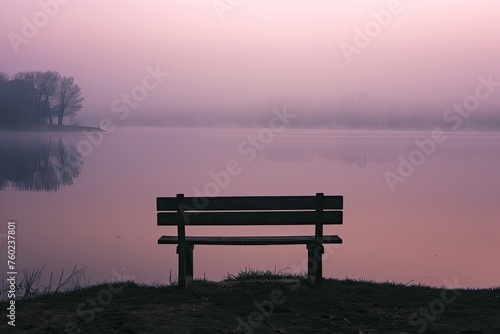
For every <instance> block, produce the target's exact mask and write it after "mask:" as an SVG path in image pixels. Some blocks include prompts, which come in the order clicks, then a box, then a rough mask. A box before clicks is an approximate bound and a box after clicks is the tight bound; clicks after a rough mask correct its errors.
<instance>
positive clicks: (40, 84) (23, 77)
mask: <svg viewBox="0 0 500 334" xmlns="http://www.w3.org/2000/svg"><path fill="white" fill-rule="evenodd" d="M14 79H18V80H20V81H22V82H23V83H24V84H25V85H26V86H27V88H28V90H29V97H30V98H31V99H32V101H33V102H34V104H35V108H36V111H37V118H38V119H37V120H38V122H39V123H45V121H46V120H47V119H48V120H49V123H50V124H52V115H51V110H52V108H51V103H52V104H53V100H54V99H55V98H56V94H57V88H58V84H59V81H60V79H61V75H60V74H59V73H57V72H56V71H45V72H33V71H31V72H19V73H17V74H15V75H14Z"/></svg>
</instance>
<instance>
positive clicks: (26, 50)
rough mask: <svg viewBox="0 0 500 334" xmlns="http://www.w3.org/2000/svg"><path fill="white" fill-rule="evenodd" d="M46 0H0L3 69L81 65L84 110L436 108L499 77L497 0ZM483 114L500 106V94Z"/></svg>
mask: <svg viewBox="0 0 500 334" xmlns="http://www.w3.org/2000/svg"><path fill="white" fill-rule="evenodd" d="M54 1H55V0H54ZM42 3H45V2H43V1H41V2H38V1H37V2H18V1H4V2H2V4H0V9H2V10H4V11H5V12H6V11H8V13H9V15H8V16H7V17H5V18H4V19H3V20H2V22H0V32H1V34H2V35H3V36H4V38H2V39H0V49H1V50H2V59H1V61H0V71H4V72H6V73H7V74H9V75H13V74H14V73H16V72H18V71H29V70H56V71H59V72H60V73H61V74H62V75H69V76H74V77H75V82H76V83H77V84H79V85H80V86H81V87H82V91H83V95H84V97H85V101H84V108H83V110H82V111H81V112H80V115H79V119H80V120H81V122H82V123H96V122H99V120H100V119H102V118H110V119H112V120H114V121H115V123H116V124H119V123H123V124H134V122H133V120H134V119H136V120H141V121H140V122H139V121H138V123H139V124H144V123H145V122H147V120H148V119H152V120H153V122H155V121H157V120H162V119H169V117H170V120H169V122H170V123H172V120H175V119H176V117H177V118H179V117H178V116H179V115H182V116H181V117H180V118H181V119H180V120H179V123H178V124H179V125H182V124H183V120H182V117H185V118H187V119H192V118H198V117H199V118H207V119H210V118H211V119H212V122H213V123H217V120H218V119H219V118H220V120H221V122H224V119H225V118H228V119H238V118H240V119H241V118H243V119H244V118H245V115H248V117H249V118H252V117H254V115H255V114H259V113H260V114H262V113H266V112H269V113H270V112H271V109H272V108H282V107H283V106H284V105H285V104H288V107H289V108H295V109H296V110H297V111H298V112H300V113H301V114H303V115H305V117H309V116H311V117H313V116H314V113H315V112H316V113H317V112H320V113H323V114H330V115H335V114H337V113H342V112H344V110H345V109H346V108H347V109H349V108H350V109H355V110H361V111H362V112H363V113H366V114H370V115H374V116H378V115H384V114H387V113H396V114H406V113H408V111H411V112H414V113H423V114H424V115H434V117H435V118H439V117H441V116H442V114H443V113H444V112H445V111H446V110H447V109H448V108H451V107H452V106H453V105H454V104H455V103H462V102H463V101H464V99H465V98H466V97H467V96H469V95H471V94H473V93H474V92H475V89H476V86H477V85H478V78H479V77H483V78H488V76H491V78H492V80H493V81H495V82H499V81H500V69H499V67H498V59H500V42H498V38H496V37H495V35H494V34H493V33H492V32H494V31H500V22H499V21H498V19H497V15H496V14H495V13H498V12H499V10H500V3H498V2H495V1H493V0H490V1H488V0H481V1H475V2H470V1H441V2H439V3H435V2H430V1H409V0H401V1H395V2H394V3H399V6H396V7H394V14H391V12H389V9H391V8H393V7H391V6H392V5H391V3H393V2H391V1H366V2H363V3H350V2H349V3H348V2H331V1H317V2H314V3H311V2H307V1H290V2H283V1H271V2H269V1H251V2H250V1H241V3H240V4H239V5H238V6H235V7H234V8H232V10H228V11H226V12H224V13H220V12H219V13H218V12H217V10H216V9H215V8H214V6H213V2H210V1H206V2H197V1H174V2H168V3H166V2H159V1H146V2H141V3H138V2H133V1H119V2H118V1H107V2H105V3H102V2H100V1H96V0H91V1H85V2H76V1H68V2H67V3H65V2H64V1H61V3H59V2H55V3H56V4H57V6H56V7H55V6H54V5H52V7H44V6H42V5H41V4H42ZM47 3H52V4H53V3H54V2H51V1H47ZM47 8H48V9H47ZM40 13H42V14H40ZM44 13H45V14H44ZM384 13H385V15H386V14H387V13H389V14H390V16H389V17H387V16H384ZM219 14H220V15H219ZM44 17H46V18H48V19H47V20H45V21H44V20H43V19H44ZM221 18H223V20H222V19H221ZM37 19H38V20H39V21H36V20H37ZM40 20H41V21H40ZM377 20H378V21H377ZM27 22H28V23H27ZM36 22H39V23H37V25H38V26H37V25H35V23H36ZM379 22H380V23H379ZM30 24H31V25H34V27H35V32H33V31H32V30H30V28H29V25H30ZM377 25H378V27H379V29H378V30H373V31H374V32H371V33H370V30H369V29H376V28H377ZM370 27H371V28H370ZM373 27H375V28H373ZM359 29H360V30H361V31H363V33H361V34H360V32H359V31H360V30H359ZM367 31H368V34H367V33H366V32H367ZM363 34H364V35H365V37H363V36H362V35H363ZM370 34H371V35H372V36H369V35H370ZM360 36H361V37H360ZM366 39H368V40H366ZM362 42H363V43H364V44H366V45H364V44H363V43H362ZM346 45H349V46H346ZM352 48H356V49H357V51H356V52H352V50H353V49H352ZM345 50H350V51H351V53H349V52H347V53H346V51H345ZM152 71H155V72H157V73H160V75H159V76H158V77H157V79H159V81H158V82H155V81H154V79H151V78H150V79H151V80H149V81H147V84H148V85H149V87H153V86H155V87H154V88H152V89H150V90H149V89H148V90H146V92H147V96H145V97H144V98H143V97H142V96H141V98H140V100H139V101H137V100H134V101H132V102H130V103H131V104H129V105H127V104H126V103H125V102H124V101H123V100H122V97H123V94H125V95H130V94H131V92H132V91H133V89H134V88H135V87H137V86H143V84H144V77H145V76H147V75H148V74H150V73H151V72H152ZM167 73H168V75H167ZM156 83H157V85H156ZM137 92H139V91H137ZM137 92H136V93H137ZM360 97H361V100H363V99H365V100H366V101H368V102H366V101H365V103H364V104H363V103H360V102H359V101H357V100H359V98H360ZM116 101H118V102H116ZM280 101H281V102H280ZM120 108H122V109H121V110H122V111H123V108H128V109H129V110H128V111H129V113H127V117H122V118H123V119H122V118H119V116H123V115H124V114H123V112H120V111H119V110H120ZM241 115H243V116H241ZM476 115H477V117H480V118H481V117H482V118H488V119H489V118H494V119H498V118H499V115H500V94H493V96H491V97H490V98H488V99H486V100H484V101H481V106H480V108H479V109H478V112H477V113H476ZM129 116H130V119H125V118H128V117H129ZM173 125H174V126H175V125H177V123H175V122H174V123H173Z"/></svg>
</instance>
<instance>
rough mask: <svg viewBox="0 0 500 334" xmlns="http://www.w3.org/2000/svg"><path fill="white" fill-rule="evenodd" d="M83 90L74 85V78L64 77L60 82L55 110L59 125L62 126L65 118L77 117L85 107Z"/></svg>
mask: <svg viewBox="0 0 500 334" xmlns="http://www.w3.org/2000/svg"><path fill="white" fill-rule="evenodd" d="M83 100H84V98H83V97H82V89H81V88H80V86H78V85H77V84H75V83H74V78H73V77H63V78H62V79H61V80H60V81H59V88H58V96H57V102H56V107H55V109H56V110H57V124H59V125H62V122H63V117H64V116H75V115H76V113H77V112H78V111H80V110H81V109H82V107H83V105H82V102H83Z"/></svg>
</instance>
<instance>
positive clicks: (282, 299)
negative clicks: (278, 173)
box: [0, 279, 500, 334]
mask: <svg viewBox="0 0 500 334" xmlns="http://www.w3.org/2000/svg"><path fill="white" fill-rule="evenodd" d="M302 283H304V282H302ZM302 283H300V280H298V279H292V280H289V282H287V283H285V282H284V281H277V280H272V281H264V282H263V281H257V282H256V281H245V282H243V283H241V282H233V284H230V283H228V284H215V283H212V284H207V283H195V285H193V286H192V287H191V288H188V289H186V290H179V289H178V288H177V287H172V286H169V287H153V286H142V285H137V284H135V283H132V282H129V283H113V285H109V284H101V285H97V286H92V287H89V288H85V289H79V290H75V291H71V292H66V293H58V294H55V295H44V296H40V297H36V298H32V299H28V300H18V301H17V303H16V326H15V327H11V326H8V325H7V322H8V321H9V319H8V318H7V317H6V316H5V315H6V313H7V310H6V308H7V304H6V303H5V302H3V303H0V309H1V310H2V314H3V315H2V317H1V319H2V323H1V324H0V332H1V333H65V332H66V333H193V334H194V333H197V334H201V333H207V334H208V333H278V334H280V333H353V334H368V333H398V334H401V333H440V334H441V333H462V334H465V333H469V334H472V333H500V288H496V289H482V290H463V289H460V290H457V289H454V290H445V289H439V288H429V287H423V286H404V285H401V284H392V283H372V282H360V281H352V280H341V281H339V280H325V282H324V284H323V286H322V287H321V288H316V289H312V288H309V287H307V286H306V285H304V284H302ZM238 327H239V330H238Z"/></svg>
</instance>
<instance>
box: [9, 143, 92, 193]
mask: <svg viewBox="0 0 500 334" xmlns="http://www.w3.org/2000/svg"><path fill="white" fill-rule="evenodd" d="M0 161H2V163H1V164H0V190H5V189H8V188H12V189H15V190H19V191H46V192H52V191H57V190H58V189H59V188H60V187H61V186H69V185H72V184H73V179H74V178H76V177H78V176H79V175H80V172H81V169H82V166H83V159H82V157H81V155H80V153H78V151H77V150H76V146H75V145H74V144H73V143H72V142H71V141H70V140H66V143H65V139H63V137H62V136H50V135H34V134H26V133H19V134H9V135H7V134H2V135H1V136H0Z"/></svg>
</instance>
